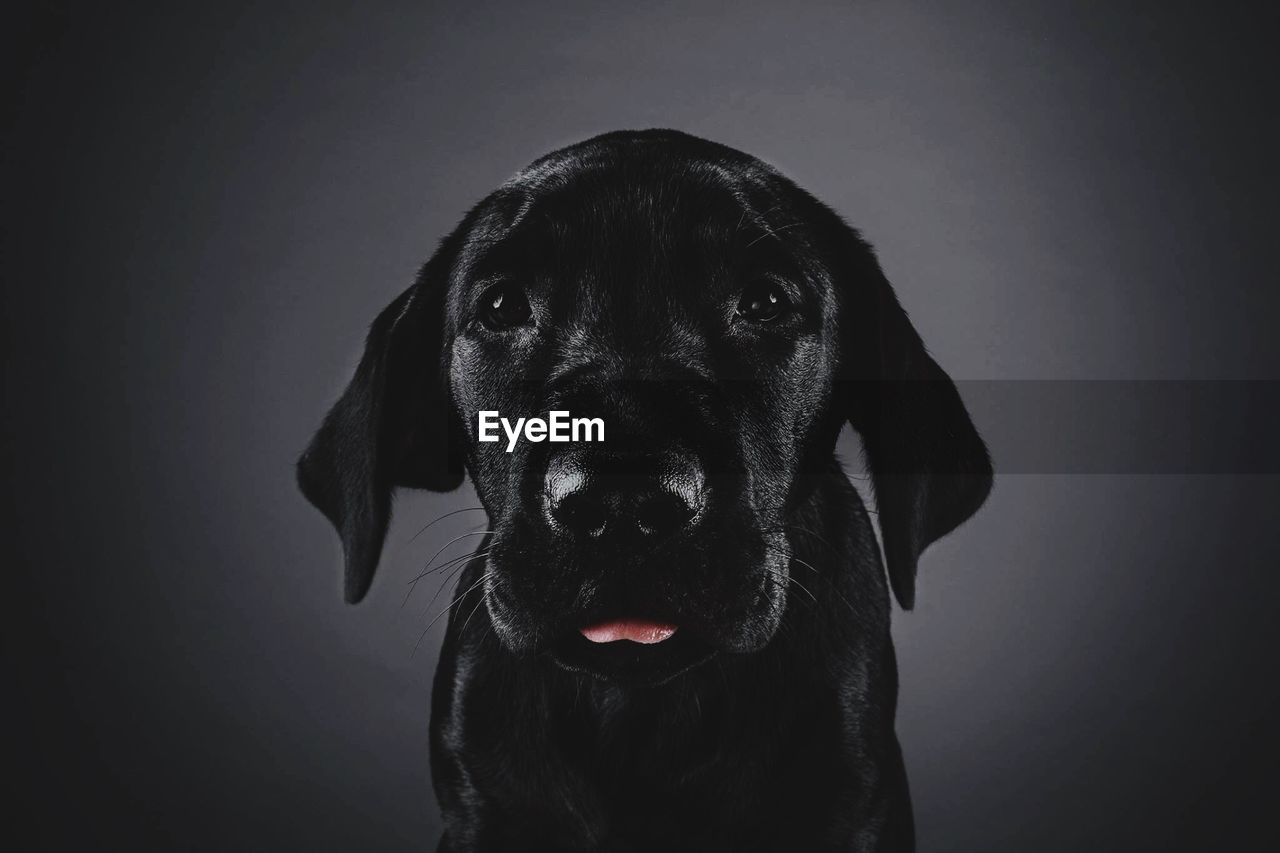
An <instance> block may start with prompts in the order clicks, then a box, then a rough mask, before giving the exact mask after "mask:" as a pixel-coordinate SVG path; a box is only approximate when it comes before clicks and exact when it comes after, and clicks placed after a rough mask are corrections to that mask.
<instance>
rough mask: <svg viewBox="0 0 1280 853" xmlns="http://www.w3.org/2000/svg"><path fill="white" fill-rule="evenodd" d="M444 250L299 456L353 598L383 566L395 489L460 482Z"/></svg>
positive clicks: (397, 305) (391, 310)
mask: <svg viewBox="0 0 1280 853" xmlns="http://www.w3.org/2000/svg"><path fill="white" fill-rule="evenodd" d="M445 254H446V250H445V248H444V247H443V246H442V248H441V249H440V251H438V252H437V253H436V255H435V257H433V258H432V259H431V260H430V261H429V262H428V263H427V265H426V266H425V267H423V269H422V272H421V273H420V274H419V276H418V279H417V281H416V282H415V283H414V285H413V286H412V287H410V288H409V289H408V290H406V291H405V292H404V293H402V294H400V295H399V296H398V297H396V299H395V301H393V302H392V303H391V304H390V305H388V306H387V307H386V308H385V309H383V311H382V313H380V314H379V315H378V317H377V319H376V320H374V321H373V326H372V328H371V329H370V331H369V336H368V339H367V340H366V342H365V349H364V356H363V357H362V358H361V359H360V364H359V366H358V367H356V372H355V375H354V376H353V377H352V378H351V382H350V384H349V385H347V388H346V390H345V391H344V392H343V394H342V396H341V397H340V398H339V399H338V401H337V402H336V403H335V404H334V405H333V408H332V409H330V410H329V413H328V415H326V416H325V419H324V422H323V423H322V424H321V425H320V429H319V431H317V432H316V434H315V436H314V437H313V438H312V439H311V443H310V444H309V445H308V446H307V449H306V450H305V451H304V452H303V454H302V456H301V458H299V459H298V486H299V488H300V489H301V490H302V493H303V495H305V496H306V498H307V500H309V501H310V502H311V503H312V504H314V505H315V507H316V508H317V509H319V510H320V511H321V512H322V513H324V514H325V516H326V517H327V518H328V519H329V521H331V522H332V523H333V526H334V527H335V528H337V530H338V535H339V536H340V537H341V538H342V548H343V552H344V554H345V563H346V577H345V596H346V600H347V601H348V602H350V603H352V604H354V603H356V602H358V601H360V599H362V598H364V595H365V593H366V592H368V590H369V584H370V583H371V582H372V581H373V573H374V570H375V569H376V568H377V567H378V558H379V556H380V555H381V553H382V543H383V539H384V538H385V537H386V533H387V524H388V522H389V521H390V519H391V493H392V489H393V488H394V487H395V486H408V487H411V488H423V489H431V490H433V491H449V490H451V489H454V488H456V487H457V486H458V485H459V484H460V483H461V482H462V476H463V462H462V452H461V450H462V444H461V443H460V442H459V441H458V435H459V430H460V426H459V425H458V424H457V422H456V421H457V419H456V415H455V414H454V413H453V410H452V405H451V404H450V401H449V394H448V383H447V381H446V377H445V373H444V370H445V368H444V366H443V363H442V355H443V346H442V343H443V335H444V316H443V314H444V310H443V309H444V296H445V290H446V285H447V278H448V271H449V267H450V266H451V261H450V260H449V259H448V258H447V257H444V256H445Z"/></svg>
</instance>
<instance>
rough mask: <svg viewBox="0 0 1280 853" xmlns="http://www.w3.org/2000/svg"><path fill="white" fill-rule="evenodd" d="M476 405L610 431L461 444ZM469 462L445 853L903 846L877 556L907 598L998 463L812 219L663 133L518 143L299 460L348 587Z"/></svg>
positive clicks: (893, 678) (445, 763)
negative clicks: (852, 474)
mask: <svg viewBox="0 0 1280 853" xmlns="http://www.w3.org/2000/svg"><path fill="white" fill-rule="evenodd" d="M484 410H494V411H497V412H499V413H500V415H501V416H502V417H507V418H509V419H511V420H512V421H514V420H515V419H516V418H517V417H528V416H538V415H541V416H545V415H546V413H547V412H548V411H551V410H565V411H568V412H571V413H572V415H573V416H574V417H578V416H584V417H587V416H589V417H599V418H601V419H602V420H603V422H604V424H605V427H606V432H605V439H606V440H605V441H604V442H602V443H591V444H588V443H583V442H579V443H570V444H562V443H554V444H553V443H551V442H547V441H543V442H532V441H520V442H518V443H517V445H516V447H515V448H514V450H513V451H511V452H508V450H507V446H506V440H505V438H504V439H503V440H502V441H499V442H496V443H486V442H480V441H478V440H477V439H478V435H477V419H478V413H479V412H480V411H484ZM845 421H848V422H850V423H851V424H852V425H853V427H854V428H855V429H856V430H857V431H858V432H859V434H860V435H861V437H862V441H863V446H864V449H865V453H866V459H867V463H868V466H869V469H870V472H871V475H872V480H873V485H874V489H875V497H876V505H877V507H878V511H879V520H880V533H881V538H882V544H883V550H884V563H883V564H882V563H881V560H880V552H879V549H878V548H877V546H876V540H875V534H874V531H873V528H872V526H871V523H870V522H869V520H868V516H867V511H866V509H864V507H863V504H862V502H861V500H860V499H859V498H858V495H857V493H856V492H855V491H854V489H853V488H852V487H851V485H850V484H849V482H848V481H847V480H846V478H845V476H844V474H843V472H842V470H841V468H840V466H839V464H838V462H837V461H836V460H835V458H834V454H833V448H834V444H835V440H836V437H837V433H838V432H839V430H840V428H841V426H842V424H843V423H844V422H845ZM464 467H465V470H466V471H467V472H469V473H470V475H471V478H472V480H473V482H474V483H475V487H476V491H477V493H478V494H479V496H480V500H481V502H482V503H483V504H484V508H485V510H486V511H487V512H488V515H489V519H490V521H491V526H492V529H493V531H494V532H493V533H492V535H490V536H489V537H488V538H487V539H486V540H485V542H484V544H483V545H482V546H481V549H480V551H479V552H478V553H477V554H476V555H475V556H474V557H473V558H472V559H471V562H470V563H469V564H468V567H467V569H466V571H465V572H464V573H463V575H462V577H461V580H460V587H459V588H460V589H461V590H463V591H464V594H463V595H462V596H461V597H460V600H459V601H457V602H456V603H455V605H454V607H453V610H452V612H451V614H450V621H449V627H448V632H447V635H446V639H445V644H444V650H443V652H442V654H441V658H440V664H439V668H438V670H437V674H436V681H435V689H434V695H433V700H432V705H433V707H432V719H431V729H432V763H433V777H434V781H435V788H436V794H437V796H438V797H439V800H440V804H441V807H442V809H443V813H444V818H445V822H446V832H445V836H444V838H443V840H442V841H441V843H440V849H441V850H452V851H494V850H522V851H523V850H584V851H585V850H610V851H621V850H690V851H694V850H696V851H700V853H705V851H720V850H734V851H738V850H759V851H793V850H794V851H800V850H804V851H811V850H878V851H887V850H892V851H900V850H910V849H912V847H913V829H912V819H911V806H910V800H909V798H908V793H907V782H906V778H905V775H904V771H903V764H902V758H901V753H900V751H899V748H898V742H897V737H896V735H895V733H894V707H895V702H896V697H897V673H896V666H895V662H894V653H893V647H892V645H891V642H890V636H889V611H890V604H889V596H888V592H887V588H886V583H885V575H886V570H885V566H887V576H888V583H889V585H891V586H892V588H893V591H894V593H895V594H896V596H897V599H898V601H899V602H900V604H901V605H902V606H903V607H904V608H909V607H911V605H912V601H913V598H914V592H915V575H916V560H917V558H918V556H919V555H920V552H921V551H922V550H923V549H924V548H925V547H926V546H927V545H928V544H929V543H931V542H933V541H934V540H936V539H937V538H938V537H940V536H942V535H944V534H946V533H947V532H949V531H951V530H952V529H953V528H955V527H956V526H957V525H958V524H960V523H961V522H963V521H964V520H965V519H967V518H969V517H970V516H971V515H972V514H973V513H974V512H975V511H976V510H977V509H978V507H979V506H980V505H981V504H982V502H983V501H984V500H985V498H986V495H987V493H988V491H989V490H990V487H991V464H990V460H989V458H988V456H987V451H986V448H985V447H984V445H983V443H982V440H981V439H980V438H979V437H978V435H977V433H976V431H975V430H974V428H973V424H972V423H971V422H970V419H969V416H968V414H967V412H966V411H965V408H964V405H963V403H962V402H961V400H960V397H959V394H958V393H957V391H956V389H955V386H954V385H953V384H952V382H951V380H950V379H949V378H948V377H947V375H946V374H945V373H944V372H943V371H942V369H941V368H940V367H938V365H937V364H936V363H935V362H934V361H933V359H932V358H930V357H929V355H928V354H927V353H926V352H925V349H924V346H923V345H922V343H921V341H920V337H919V336H918V335H917V334H916V332H915V330H914V329H913V328H912V326H911V325H910V323H909V322H908V320H907V316H906V314H905V313H904V312H903V310H902V309H901V308H900V307H899V305H898V302H897V300H896V298H895V297H894V295H893V292H892V290H891V289H890V286H889V283H888V282H887V281H886V280H885V277H884V275H883V273H882V272H881V271H880V268H879V265H878V264H877V262H876V260H875V258H874V256H873V254H872V252H871V250H870V248H869V247H868V245H867V244H866V243H864V242H863V241H862V239H861V238H860V237H859V236H858V234H857V233H856V232H855V231H853V230H852V229H851V228H849V227H848V226H847V225H845V224H844V222H842V221H841V219H840V218H839V217H838V216H837V215H836V214H835V213H833V212H832V211H831V210H830V209H829V208H827V207H826V206H824V205H823V204H821V203H820V202H818V201H817V200H815V199H814V198H813V197H812V196H810V195H808V194H807V193H805V192H804V191H803V190H800V189H799V188H797V187H796V186H795V185H794V184H792V183H791V182H790V181H788V180H787V179H786V178H784V177H782V176H781V175H779V174H778V173H777V172H775V171H774V170H773V169H771V168H770V167H768V166H766V165H764V164H763V163H761V162H760V161H758V160H756V159H754V158H752V157H749V156H747V155H744V154H742V153H740V152H738V151H734V150H732V149H729V148H725V147H723V146H720V145H717V144H714V143H711V142H707V141H704V140H701V139H697V138H694V137H691V136H687V135H685V134H681V133H676V132H672V131H645V132H620V133H611V134H608V135H605V136H600V137H597V138H595V139H591V140H588V141H586V142H583V143H581V144H578V145H575V146H572V147H570V148H566V149H563V150H561V151H557V152H555V153H553V154H550V155H548V156H546V157H544V158H542V159H541V160H538V161H537V162H536V163H534V164H533V165H531V166H530V167H529V168H527V169H525V170H524V171H523V172H521V173H520V174H519V175H517V176H516V177H515V178H513V179H512V180H511V181H509V182H508V183H507V184H505V185H503V186H502V187H501V188H499V189H498V190H497V191H495V192H494V193H493V194H491V195H490V196H489V197H488V198H486V199H485V200H484V201H482V202H481V203H480V204H479V205H477V206H476V207H475V208H474V209H472V210H471V211H470V212H469V213H468V214H467V215H466V217H465V218H464V219H463V220H462V222H461V224H460V225H459V226H458V227H457V229H456V230H455V231H454V232H453V233H452V234H451V235H449V236H448V237H447V238H446V239H445V240H444V241H443V243H442V244H441V246H440V248H439V250H438V251H437V252H436V253H435V255H434V257H432V258H431V260H430V261H429V262H428V263H427V264H426V266H425V267H424V268H423V270H422V272H421V274H420V275H419V276H418V279H417V281H416V283H415V284H414V285H413V286H412V287H411V288H409V290H407V291H406V292H405V293H403V294H402V295H401V296H400V297H399V298H397V299H396V300H395V301H394V302H393V303H392V304H391V305H390V306H389V307H388V308H387V309H386V310H385V311H383V312H382V314H381V315H380V316H379V317H378V318H377V320H376V321H375V322H374V324H373V328H372V331H371V333H370V335H369V339H368V345H367V348H366V351H365V354H364V358H363V360H362V361H361V362H360V366H359V368H358V369H357V371H356V375H355V378H354V379H353V380H352V382H351V385H350V386H349V387H348V388H347V390H346V392H345V393H344V394H343V396H342V398H341V399H340V400H339V401H338V403H337V404H336V405H335V406H334V408H333V410H332V411H331V412H330V413H329V415H328V417H327V418H326V419H325V421H324V424H323V425H322V426H321V428H320V431H319V432H318V433H317V435H316V436H315V438H314V439H313V441H312V442H311V445H310V447H309V448H308V449H307V451H306V453H304V454H303V457H302V459H301V460H300V462H299V481H300V483H301V486H302V490H303V492H304V493H305V494H306V496H307V497H308V498H309V499H310V500H311V502H312V503H314V504H315V505H316V506H317V507H319V508H320V509H321V510H322V511H323V512H324V513H325V515H326V516H328V517H329V519H330V520H331V521H332V522H333V523H334V525H335V526H336V527H337V528H338V531H339V533H340V534H341V536H342V543H343V547H344V548H345V551H346V595H347V599H348V600H349V601H352V602H355V601H359V600H360V599H361V598H362V597H363V596H364V594H365V592H366V591H367V590H368V588H369V584H370V581H371V579H372V577H373V573H374V568H375V567H376V565H377V562H378V557H379V552H380V550H381V547H382V541H383V537H384V535H385V532H386V529H387V521H388V517H389V515H390V506H391V493H392V490H393V489H394V488H395V487H396V486H409V487H415V488H428V489H436V490H444V489H452V488H454V487H456V486H457V485H458V484H459V483H460V482H461V480H462V477H463V471H464Z"/></svg>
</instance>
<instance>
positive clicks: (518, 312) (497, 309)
mask: <svg viewBox="0 0 1280 853" xmlns="http://www.w3.org/2000/svg"><path fill="white" fill-rule="evenodd" d="M479 315H480V322H482V323H484V325H485V326H486V327H488V328H489V329H492V330H493V331H495V332H500V331H502V330H504V329H511V328H514V327H516V326H523V325H525V324H526V323H528V322H529V320H530V319H531V318H532V317H533V309H531V308H530V307H529V299H528V297H526V296H525V294H524V289H523V288H521V287H519V286H518V285H515V284H511V283H510V282H503V283H502V284H495V285H494V286H493V287H490V288H489V289H488V290H486V291H485V292H484V296H482V297H480V311H479Z"/></svg>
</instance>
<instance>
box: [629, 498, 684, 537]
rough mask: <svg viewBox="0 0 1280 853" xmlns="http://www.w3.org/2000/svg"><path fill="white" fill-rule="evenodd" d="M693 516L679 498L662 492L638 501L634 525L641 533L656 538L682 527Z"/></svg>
mask: <svg viewBox="0 0 1280 853" xmlns="http://www.w3.org/2000/svg"><path fill="white" fill-rule="evenodd" d="M693 515H694V512H693V509H692V508H691V507H690V506H689V505H688V504H687V503H685V502H684V501H683V500H682V499H681V498H679V497H677V496H675V495H673V494H669V493H666V492H663V493H660V494H656V495H651V496H649V497H648V498H645V499H644V500H642V501H640V504H639V506H637V507H636V525H637V526H638V527H639V528H640V530H641V532H643V533H646V534H648V535H650V536H658V535H662V534H665V533H670V532H672V531H674V530H677V529H679V528H681V527H683V526H684V525H685V524H686V523H687V522H688V521H689V519H691V518H693Z"/></svg>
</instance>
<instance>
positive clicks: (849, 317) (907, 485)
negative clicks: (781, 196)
mask: <svg viewBox="0 0 1280 853" xmlns="http://www.w3.org/2000/svg"><path fill="white" fill-rule="evenodd" d="M844 230H845V231H846V232H848V233H847V235H846V237H845V239H844V240H843V241H842V242H843V243H844V245H845V247H846V250H847V253H842V254H844V260H845V261H846V262H847V263H848V264H849V267H847V271H846V275H848V276H849V278H850V279H851V280H850V281H848V282H846V286H845V287H843V288H841V292H842V298H843V299H844V302H845V305H844V309H843V312H842V313H843V316H844V318H846V319H845V320H843V321H842V326H843V329H842V332H841V334H842V336H843V338H844V340H843V341H842V347H843V353H842V361H843V367H842V375H843V376H842V378H843V379H844V386H845V399H844V403H845V407H846V409H845V411H846V416H847V418H848V420H849V422H850V423H851V424H852V425H853V427H854V429H856V430H857V431H858V433H859V434H860V435H861V436H862V445H863V449H864V452H865V454H866V461H867V466H868V468H869V469H870V472H871V481H872V486H873V488H874V490H875V499H876V508H877V512H878V514H879V520H880V537H881V540H882V546H883V548H884V558H885V564H886V566H887V569H888V573H889V583H890V585H891V586H892V587H893V592H894V595H895V596H896V597H897V599H898V603H899V604H900V605H901V606H902V608H903V609H904V610H910V609H911V607H912V605H913V604H914V603H915V586H916V563H917V561H918V559H919V557H920V553H921V552H922V551H923V550H924V549H925V548H926V547H928V546H929V545H930V544H931V543H932V542H934V541H936V540H937V539H939V538H941V537H942V536H945V535H946V534H947V533H950V532H951V531H952V530H954V529H955V528H956V527H957V526H959V525H960V524H961V523H962V522H963V521H965V520H966V519H968V518H969V517H970V516H972V515H973V514H974V513H975V512H977V511H978V508H979V507H981V506H982V504H983V502H984V501H985V500H986V498H987V494H988V493H989V492H990V491H991V483H992V470H991V457H990V456H989V455H988V453H987V448H986V445H985V444H983V441H982V439H981V438H980V437H979V436H978V432H977V430H976V429H975V428H974V426H973V421H972V420H971V419H970V418H969V413H968V411H967V410H966V409H965V406H964V402H963V401H962V400H961V399H960V393H959V392H958V391H957V390H956V386H955V384H954V383H953V382H952V381H951V377H949V376H948V375H947V374H946V372H945V371H943V369H942V368H941V367H939V366H938V363H937V362H936V361H934V360H933V358H932V357H931V356H930V355H929V353H928V352H926V350H925V348H924V343H923V341H921V339H920V335H919V334H918V333H917V332H916V330H915V328H914V327H913V326H912V325H911V321H910V320H909V319H908V318H907V313H906V311H904V310H903V309H902V306H901V305H900V304H899V303H898V299H897V297H896V296H895V295H894V293H893V288H892V287H891V286H890V284H889V281H888V279H886V278H885V275H884V272H883V271H882V270H881V269H880V264H879V262H878V261H877V260H876V257H875V253H874V252H873V251H872V249H871V247H870V246H869V245H868V244H867V243H866V242H864V241H863V240H862V238H861V237H860V236H859V235H858V234H857V232H855V231H853V229H851V228H848V227H847V226H845V229H844ZM868 292H869V294H870V302H869V303H868V300H867V298H866V294H868Z"/></svg>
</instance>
